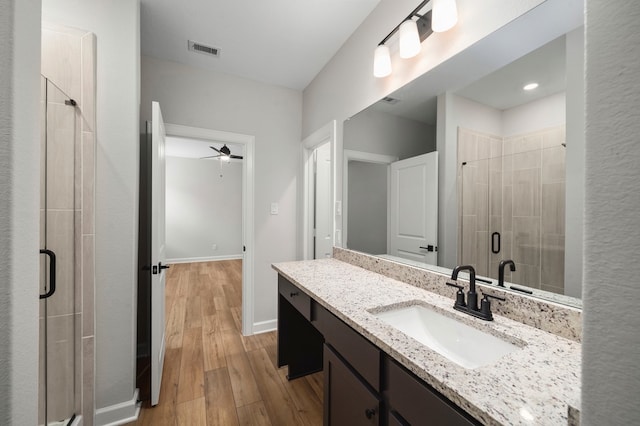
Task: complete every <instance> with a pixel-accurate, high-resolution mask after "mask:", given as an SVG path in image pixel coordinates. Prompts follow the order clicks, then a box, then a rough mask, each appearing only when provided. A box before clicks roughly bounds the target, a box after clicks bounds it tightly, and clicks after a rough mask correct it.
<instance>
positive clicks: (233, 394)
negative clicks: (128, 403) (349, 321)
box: [130, 260, 323, 426]
mask: <svg viewBox="0 0 640 426" xmlns="http://www.w3.org/2000/svg"><path fill="white" fill-rule="evenodd" d="M166 294H167V295H166V327H167V330H166V339H167V349H166V354H165V361H164V371H163V376H162V389H161V392H160V403H159V404H158V405H157V406H156V407H149V406H148V405H146V406H144V407H143V408H142V410H141V412H140V416H139V418H138V420H137V421H136V422H134V423H130V425H153V426H164V425H189V426H199V425H202V426H214V425H224V426H228V425H230V426H233V425H238V426H240V425H251V426H253V425H273V426H281V425H321V424H322V392H323V377H322V373H316V374H313V375H310V376H307V377H303V378H300V379H296V380H293V381H291V382H290V381H288V380H287V379H286V368H282V369H278V368H277V367H276V353H277V349H276V332H275V331H274V332H270V333H264V334H257V335H254V336H249V337H244V336H243V335H242V333H241V331H240V330H241V318H242V315H241V313H242V261H240V260H229V261H216V262H202V263H190V264H175V265H171V268H170V269H169V270H168V273H167V290H166Z"/></svg>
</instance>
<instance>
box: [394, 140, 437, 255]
mask: <svg viewBox="0 0 640 426" xmlns="http://www.w3.org/2000/svg"><path fill="white" fill-rule="evenodd" d="M389 202H390V209H389V213H390V220H389V254H390V255H392V256H398V257H402V258H405V259H409V260H414V261H418V262H424V263H428V264H431V265H436V264H437V261H438V256H437V253H436V251H437V250H438V153H437V152H431V153H429V154H423V155H419V156H417V157H413V158H408V159H406V160H400V161H396V162H395V163H392V164H391V192H390V197H389Z"/></svg>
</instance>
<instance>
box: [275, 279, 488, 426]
mask: <svg viewBox="0 0 640 426" xmlns="http://www.w3.org/2000/svg"><path fill="white" fill-rule="evenodd" d="M278 293H279V295H278V366H279V367H282V366H284V365H287V366H288V369H289V370H288V375H287V378H288V379H289V380H292V379H294V378H296V377H301V376H305V375H307V374H311V373H315V372H317V371H320V370H324V425H325V426H342V425H382V426H386V425H390V426H397V425H405V426H406V425H438V426H439V425H447V426H458V425H460V426H463V425H464V426H467V425H479V424H480V423H478V422H477V421H475V420H474V419H473V418H471V417H470V416H469V415H468V414H466V413H464V412H463V411H462V410H461V409H460V408H458V407H457V406H455V405H454V404H453V403H452V402H451V401H449V400H448V399H447V398H445V397H444V396H443V395H441V394H439V393H438V392H436V391H435V390H434V389H433V388H432V387H431V386H429V385H428V384H426V383H425V382H424V381H423V380H422V379H420V378H419V377H418V376H416V375H415V374H413V373H412V372H410V371H409V370H407V369H406V368H404V367H403V366H401V365H400V364H398V363H397V362H396V361H395V360H393V359H392V358H391V357H390V356H389V355H387V354H386V353H385V352H383V351H381V350H380V349H379V348H378V347H377V346H375V345H374V344H373V343H371V342H370V341H369V340H367V339H366V338H365V337H364V336H362V334H360V333H358V332H357V331H355V330H354V329H353V328H351V327H350V326H349V325H347V324H346V323H345V322H344V321H342V320H341V319H339V318H338V317H336V316H335V315H334V314H332V313H331V312H329V311H328V310H327V309H325V308H324V307H323V306H321V305H320V304H319V303H317V302H316V301H315V300H313V299H312V298H311V297H309V296H308V295H307V294H306V293H304V292H303V291H302V290H300V289H299V288H298V287H296V286H295V285H294V284H292V283H291V282H289V281H288V280H287V279H286V278H284V277H283V276H281V275H278Z"/></svg>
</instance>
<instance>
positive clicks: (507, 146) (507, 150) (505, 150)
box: [502, 138, 520, 156]
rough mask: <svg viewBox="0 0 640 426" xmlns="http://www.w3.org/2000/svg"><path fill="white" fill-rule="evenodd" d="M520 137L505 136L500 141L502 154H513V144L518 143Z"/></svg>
mask: <svg viewBox="0 0 640 426" xmlns="http://www.w3.org/2000/svg"><path fill="white" fill-rule="evenodd" d="M519 139H520V138H505V139H504V141H502V155H504V156H507V155H512V154H513V145H514V144H516V143H518V140H519Z"/></svg>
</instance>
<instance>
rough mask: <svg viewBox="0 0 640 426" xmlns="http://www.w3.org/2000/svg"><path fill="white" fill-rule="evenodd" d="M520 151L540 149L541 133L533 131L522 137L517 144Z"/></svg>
mask: <svg viewBox="0 0 640 426" xmlns="http://www.w3.org/2000/svg"><path fill="white" fill-rule="evenodd" d="M519 148H520V149H521V151H520V152H526V151H538V152H540V150H541V149H542V133H541V132H538V133H533V134H530V135H527V136H525V137H524V138H522V144H520V145H519Z"/></svg>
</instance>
